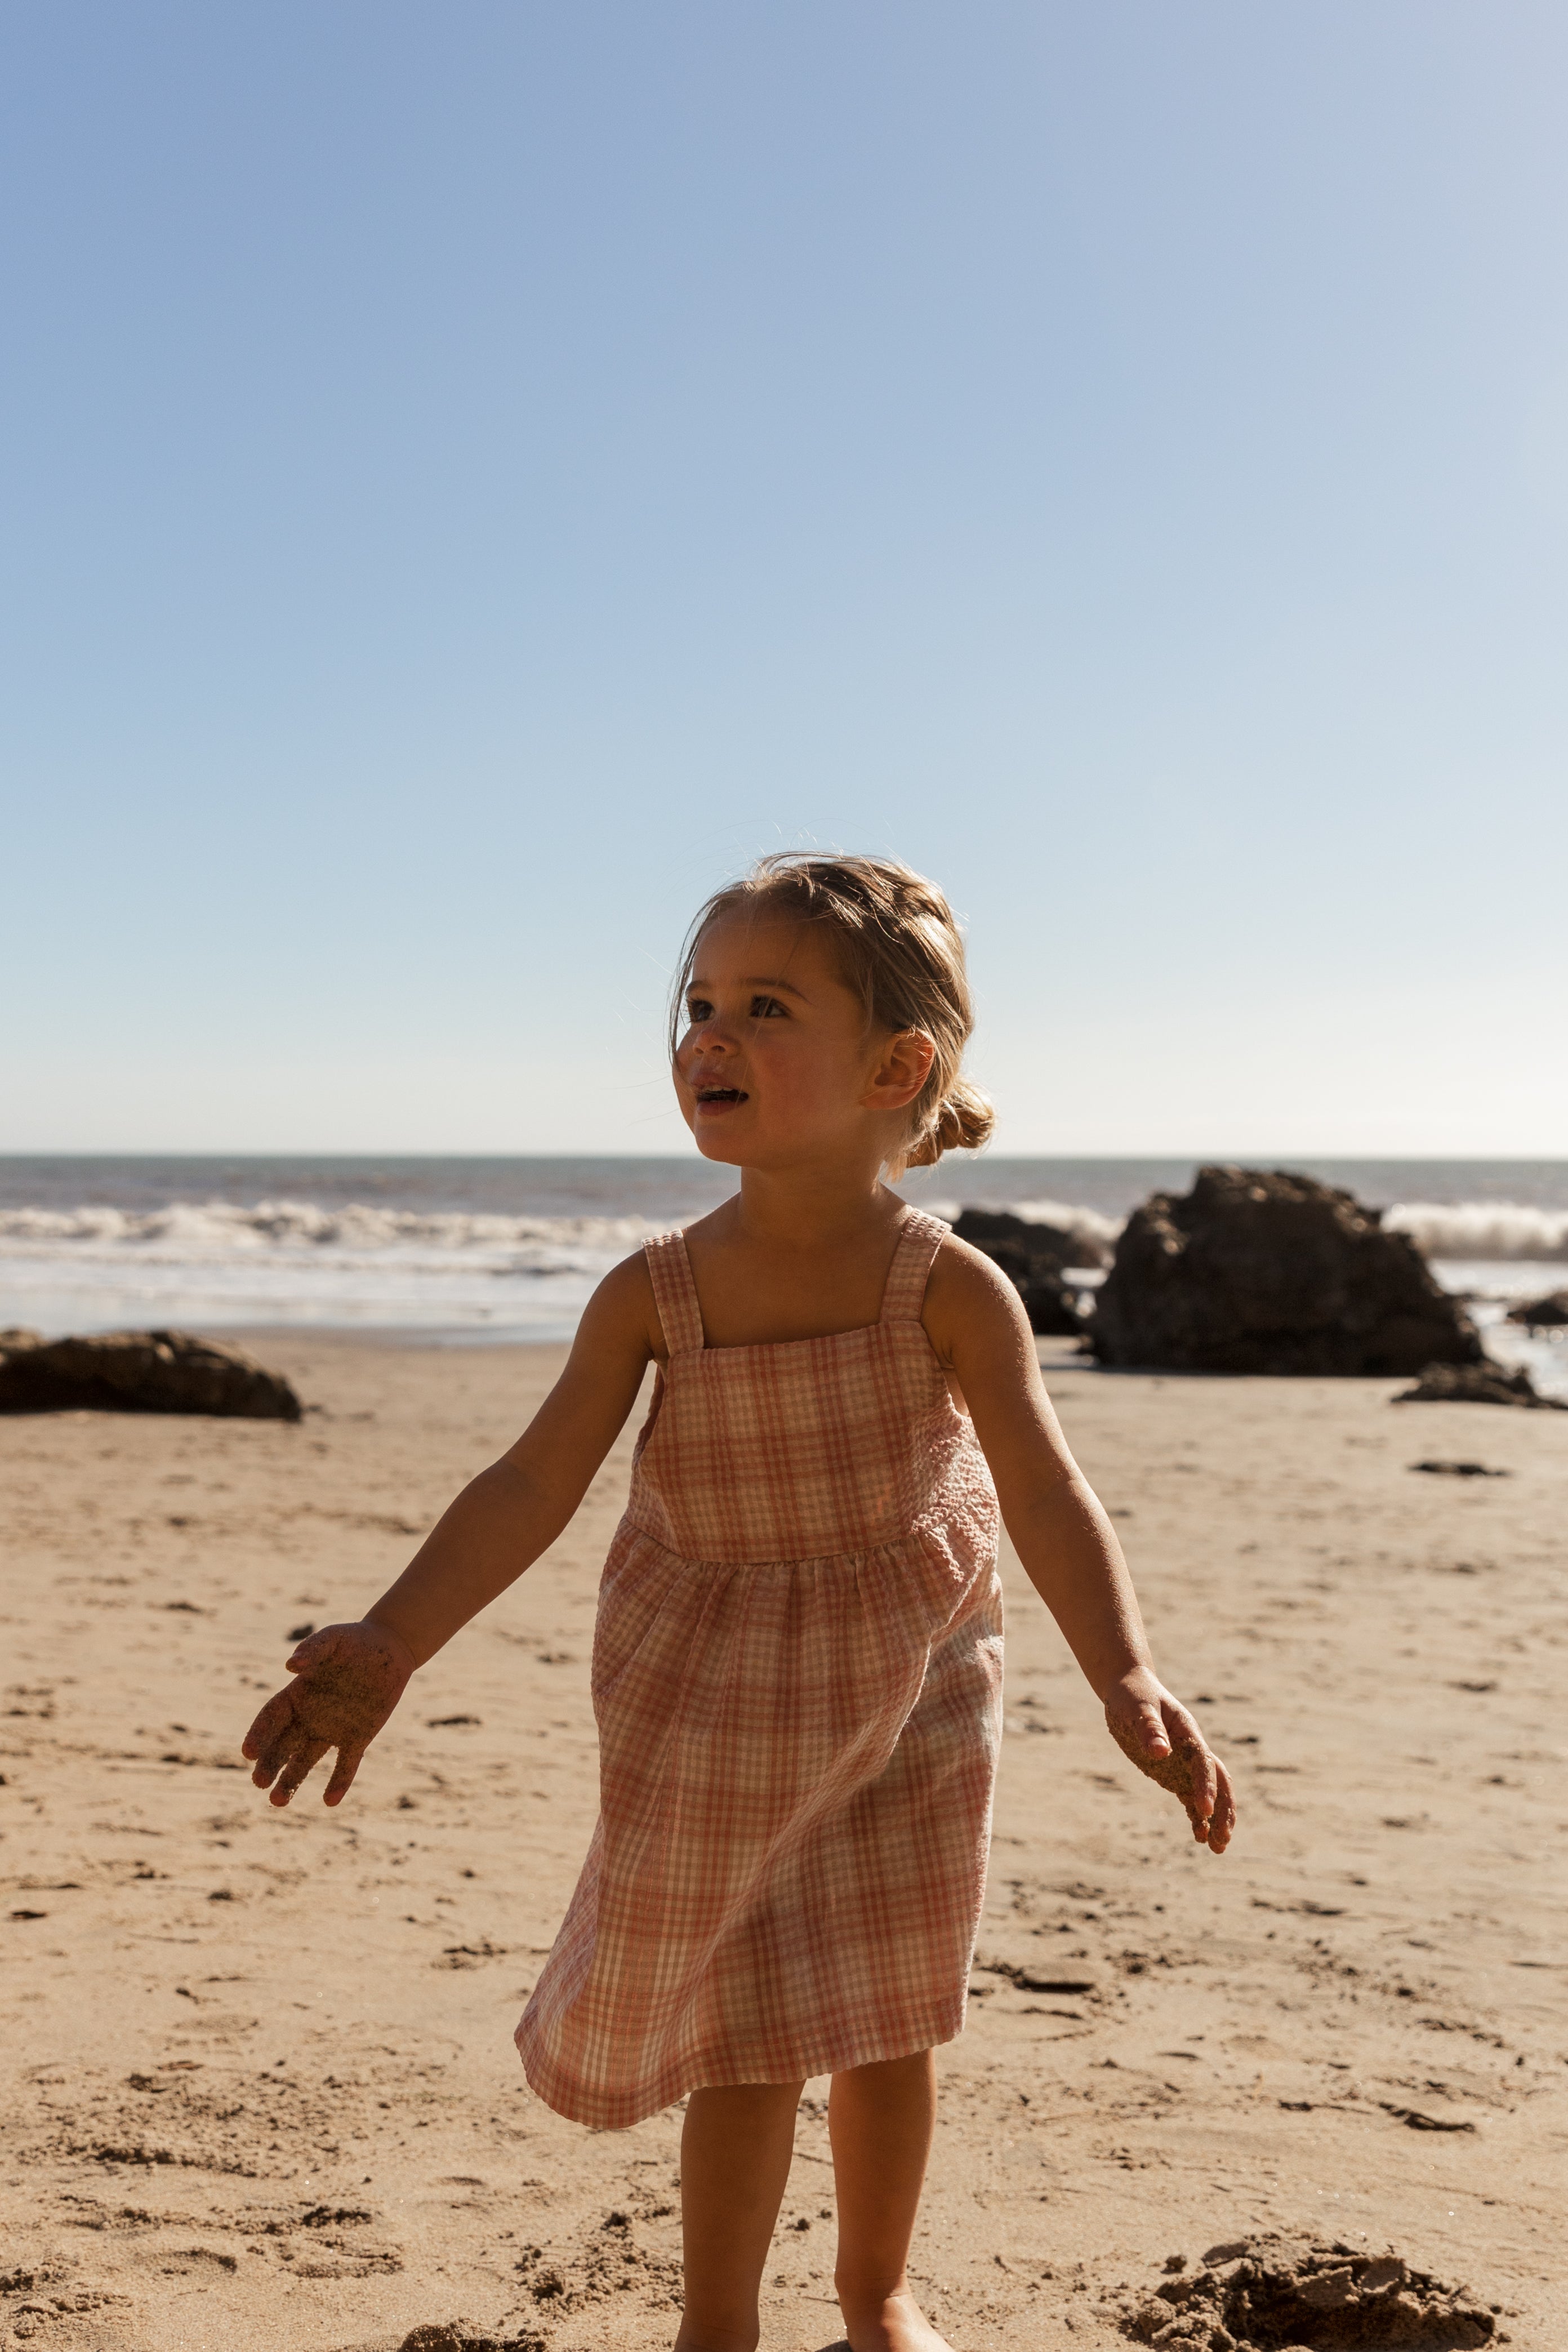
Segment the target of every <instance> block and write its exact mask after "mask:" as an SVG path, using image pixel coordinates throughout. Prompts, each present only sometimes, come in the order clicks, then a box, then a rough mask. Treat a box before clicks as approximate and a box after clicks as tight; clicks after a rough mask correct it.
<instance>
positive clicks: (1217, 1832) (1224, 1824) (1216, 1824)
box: [1208, 1757, 1236, 1853]
mask: <svg viewBox="0 0 1568 2352" xmlns="http://www.w3.org/2000/svg"><path fill="white" fill-rule="evenodd" d="M1215 1771H1216V1772H1217V1773H1218V1775H1219V1789H1218V1793H1217V1797H1216V1801H1215V1813H1214V1820H1213V1821H1212V1822H1210V1824H1209V1837H1208V1842H1209V1845H1210V1847H1211V1848H1212V1850H1213V1851H1214V1852H1215V1853H1224V1852H1225V1850H1226V1846H1227V1845H1228V1844H1229V1843H1230V1837H1231V1832H1232V1831H1233V1830H1234V1829H1235V1827H1236V1797H1235V1794H1234V1792H1233V1791H1232V1789H1231V1785H1230V1775H1229V1773H1228V1772H1227V1771H1226V1769H1225V1766H1224V1765H1223V1764H1222V1763H1221V1762H1220V1761H1219V1759H1218V1758H1217V1757H1216V1758H1215Z"/></svg>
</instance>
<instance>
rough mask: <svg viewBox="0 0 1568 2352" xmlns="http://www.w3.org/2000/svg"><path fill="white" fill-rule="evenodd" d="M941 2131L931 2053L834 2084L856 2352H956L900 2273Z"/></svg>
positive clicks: (841, 2265)
mask: <svg viewBox="0 0 1568 2352" xmlns="http://www.w3.org/2000/svg"><path fill="white" fill-rule="evenodd" d="M935 2123H936V2065H935V2062H934V2060H933V2059H932V2056H931V2052H930V2051H929V2050H924V2051H922V2052H921V2054H920V2055H919V2057H916V2058H889V2059H886V2060H883V2061H881V2062H880V2063H877V2064H875V2065H870V2066H853V2067H851V2068H850V2069H849V2071H848V2072H847V2074H835V2076H834V2077H833V2088H832V2091H831V2093H830V2094H829V2096H828V2102H827V2128H828V2131H829V2133H830V2135H831V2137H832V2141H833V2173H834V2179H835V2182H836V2185H837V2192H838V2267H837V2272H836V2273H835V2275H834V2284H835V2285H836V2287H837V2290H838V2305H839V2308H840V2310H841V2311H842V2312H843V2314H844V2326H845V2331H846V2333H847V2336H848V2338H849V2343H850V2347H851V2352H952V2347H951V2346H950V2345H949V2344H948V2342H947V2339H946V2338H945V2336H939V2335H938V2334H937V2332H936V2329H935V2328H934V2327H933V2326H931V2323H930V2321H929V2320H927V2319H925V2318H923V2317H922V2315H921V2310H920V2306H919V2305H917V2303H916V2302H915V2299H914V2297H913V2295H912V2294H910V2283H909V2279H908V2277H907V2276H906V2274H905V2268H904V2266H905V2264H906V2263H907V2262H908V2260H909V2253H910V2239H911V2237H912V2236H913V2235H914V2227H915V2214H916V2212H917V2210H919V2207H920V2201H921V2188H922V2187H923V2186H924V2182H925V2171H926V2158H927V2157H928V2156H929V2155H930V2153H931V2132H932V2129H933V2127H934V2126H935Z"/></svg>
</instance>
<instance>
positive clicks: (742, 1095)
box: [697, 1087, 746, 1103]
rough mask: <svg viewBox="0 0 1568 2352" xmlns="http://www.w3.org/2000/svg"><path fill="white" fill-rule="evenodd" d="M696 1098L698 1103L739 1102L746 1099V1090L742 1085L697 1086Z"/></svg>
mask: <svg viewBox="0 0 1568 2352" xmlns="http://www.w3.org/2000/svg"><path fill="white" fill-rule="evenodd" d="M697 1099H698V1101H699V1102H700V1103H741V1102H744V1101H745V1099H746V1091H745V1088H744V1087H698V1089H697Z"/></svg>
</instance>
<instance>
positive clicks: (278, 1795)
mask: <svg viewBox="0 0 1568 2352" xmlns="http://www.w3.org/2000/svg"><path fill="white" fill-rule="evenodd" d="M330 1744H331V1743H330V1742H329V1741H327V1740H325V1739H302V1740H300V1741H299V1742H298V1744H297V1745H296V1746H295V1748H294V1752H293V1754H292V1755H291V1756H290V1758H289V1762H288V1764H287V1765H286V1766H285V1768H284V1772H283V1778H282V1779H281V1780H279V1783H278V1786H277V1787H276V1788H275V1789H274V1790H273V1791H272V1798H271V1801H272V1803H273V1804H275V1805H286V1804H287V1803H288V1802H289V1798H290V1797H291V1796H292V1795H293V1794H294V1791H295V1790H296V1789H297V1788H298V1787H299V1786H300V1782H301V1780H308V1779H309V1778H310V1774H311V1773H312V1772H313V1771H314V1770H315V1769H316V1767H317V1765H318V1764H319V1763H320V1762H321V1759H322V1757H323V1756H324V1755H325V1754H326V1752H327V1749H328V1747H329V1746H330Z"/></svg>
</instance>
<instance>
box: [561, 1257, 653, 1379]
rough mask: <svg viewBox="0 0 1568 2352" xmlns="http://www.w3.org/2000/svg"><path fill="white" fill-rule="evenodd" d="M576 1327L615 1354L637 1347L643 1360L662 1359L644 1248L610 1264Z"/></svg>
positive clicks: (584, 1336)
mask: <svg viewBox="0 0 1568 2352" xmlns="http://www.w3.org/2000/svg"><path fill="white" fill-rule="evenodd" d="M578 1331H579V1335H580V1336H581V1337H582V1338H584V1339H586V1340H587V1341H588V1343H589V1345H590V1346H592V1347H595V1348H604V1347H606V1346H607V1347H609V1348H610V1349H613V1350H614V1351H615V1352H616V1354H620V1353H621V1352H623V1351H625V1352H627V1353H632V1352H636V1351H637V1350H638V1349H641V1351H642V1354H643V1360H644V1361H645V1362H646V1361H647V1359H648V1358H649V1357H653V1358H655V1359H656V1360H658V1362H660V1363H662V1362H663V1361H664V1359H665V1353H666V1350H665V1345H664V1331H663V1327H662V1326H661V1324H660V1322H659V1319H658V1299H657V1298H656V1297H655V1295H654V1286H653V1276H652V1274H651V1272H650V1270H649V1267H648V1262H647V1250H646V1249H642V1248H638V1249H635V1250H633V1252H632V1253H631V1255H630V1256H629V1257H624V1258H622V1259H621V1260H620V1262H619V1264H618V1265H613V1266H612V1267H611V1268H610V1271H609V1272H608V1274H606V1275H605V1276H604V1278H603V1280H602V1281H601V1282H600V1283H599V1284H598V1286H597V1287H596V1288H595V1292H594V1295H593V1297H591V1298H590V1299H589V1301H588V1304H587V1306H586V1307H584V1310H583V1319H582V1322H581V1323H580V1324H579V1326H578Z"/></svg>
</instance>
